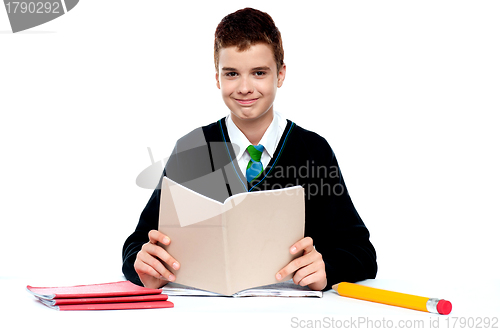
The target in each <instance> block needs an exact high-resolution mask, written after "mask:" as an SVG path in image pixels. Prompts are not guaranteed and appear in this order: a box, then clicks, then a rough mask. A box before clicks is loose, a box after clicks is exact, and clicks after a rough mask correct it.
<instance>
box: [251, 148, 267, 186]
mask: <svg viewBox="0 0 500 332" xmlns="http://www.w3.org/2000/svg"><path fill="white" fill-rule="evenodd" d="M247 151H248V153H249V154H250V161H249V162H248V165H247V181H248V182H252V181H253V180H254V179H255V178H257V177H259V175H260V173H262V172H263V171H264V168H263V167H262V163H261V162H260V157H262V152H264V146H263V145H261V144H259V145H249V146H248V148H247Z"/></svg>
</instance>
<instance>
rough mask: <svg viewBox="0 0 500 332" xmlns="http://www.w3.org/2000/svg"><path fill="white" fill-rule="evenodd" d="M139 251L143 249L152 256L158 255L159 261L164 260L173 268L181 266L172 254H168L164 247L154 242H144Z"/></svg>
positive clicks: (176, 268)
mask: <svg viewBox="0 0 500 332" xmlns="http://www.w3.org/2000/svg"><path fill="white" fill-rule="evenodd" d="M141 251H145V252H146V253H148V254H149V255H151V256H153V257H158V258H159V259H160V260H161V261H163V262H165V263H166V264H167V265H168V266H170V267H171V268H173V269H174V270H178V269H179V268H180V266H181V265H180V263H179V262H178V261H177V260H176V259H175V258H174V257H172V255H170V254H169V253H168V252H167V251H166V250H165V249H163V248H162V247H160V246H158V245H156V244H152V243H150V242H148V243H145V244H144V245H143V246H142V250H141Z"/></svg>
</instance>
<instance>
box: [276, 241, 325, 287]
mask: <svg viewBox="0 0 500 332" xmlns="http://www.w3.org/2000/svg"><path fill="white" fill-rule="evenodd" d="M301 250H304V253H303V254H302V256H300V257H297V258H295V259H294V260H293V261H291V262H290V263H289V264H288V265H287V266H285V267H284V268H282V269H281V270H280V271H279V272H278V273H277V274H276V279H277V280H281V279H283V278H284V277H285V276H287V275H289V274H291V273H293V272H295V275H294V276H293V282H294V283H295V284H296V285H301V286H309V288H310V289H312V290H322V289H323V288H325V287H326V272H325V262H324V261H323V257H322V256H321V254H320V253H319V252H317V251H316V249H315V248H314V246H313V240H312V239H311V238H310V237H305V238H303V239H302V240H299V241H297V242H296V243H295V244H294V245H293V246H291V247H290V253H291V254H296V253H297V252H299V251H301Z"/></svg>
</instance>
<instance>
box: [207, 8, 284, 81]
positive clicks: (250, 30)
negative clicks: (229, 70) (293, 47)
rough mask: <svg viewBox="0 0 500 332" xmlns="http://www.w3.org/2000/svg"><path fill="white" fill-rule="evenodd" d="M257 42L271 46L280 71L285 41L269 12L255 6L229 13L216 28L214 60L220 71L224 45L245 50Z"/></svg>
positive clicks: (216, 68)
mask: <svg viewBox="0 0 500 332" xmlns="http://www.w3.org/2000/svg"><path fill="white" fill-rule="evenodd" d="M257 43H265V44H268V45H269V46H271V48H272V49H273V53H274V60H275V61H276V66H277V69H278V72H279V70H280V68H281V66H283V58H284V55H285V54H284V51H283V43H282V41H281V34H280V31H279V30H278V28H277V27H276V25H275V24H274V21H273V19H272V18H271V16H269V14H267V13H264V12H261V11H260V10H257V9H253V8H245V9H240V10H238V11H235V12H234V13H232V14H229V15H227V16H226V17H224V18H223V19H222V21H220V23H219V25H218V26H217V29H216V30H215V42H214V61H215V70H216V71H217V72H218V71H219V52H220V50H221V48H223V47H231V46H236V47H237V48H238V51H240V52H241V51H245V50H247V49H249V48H250V46H252V45H255V44H257Z"/></svg>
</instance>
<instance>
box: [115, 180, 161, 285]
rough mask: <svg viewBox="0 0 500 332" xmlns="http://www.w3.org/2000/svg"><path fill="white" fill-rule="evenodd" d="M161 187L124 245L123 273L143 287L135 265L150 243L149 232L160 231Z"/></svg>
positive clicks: (151, 198)
mask: <svg viewBox="0 0 500 332" xmlns="http://www.w3.org/2000/svg"><path fill="white" fill-rule="evenodd" d="M164 175H165V170H163V175H162V177H161V178H162V179H163V176H164ZM160 183H161V180H160ZM160 188H161V187H160V186H158V187H157V189H155V190H154V191H153V194H152V195H151V197H150V198H149V201H148V203H147V204H146V207H145V208H144V210H143V211H142V213H141V216H140V218H139V223H138V225H137V227H136V229H135V231H134V232H133V233H132V234H131V235H130V236H129V237H128V238H127V240H126V241H125V243H124V245H123V250H122V259H123V265H122V272H123V274H124V275H125V277H126V278H127V280H130V281H131V282H133V283H134V284H137V285H141V286H142V282H141V280H140V278H139V276H138V275H137V272H136V271H135V268H134V263H135V260H136V257H137V253H138V252H139V251H141V248H142V245H143V244H144V243H147V242H148V241H149V237H148V233H149V231H151V230H153V229H155V230H158V217H159V211H160V195H161V189H160Z"/></svg>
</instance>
